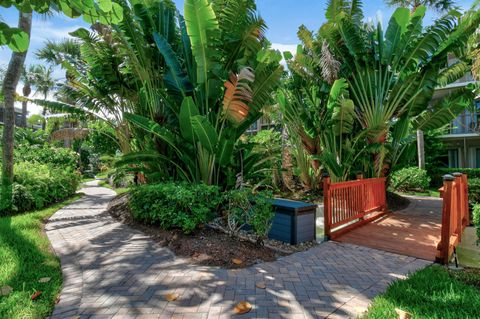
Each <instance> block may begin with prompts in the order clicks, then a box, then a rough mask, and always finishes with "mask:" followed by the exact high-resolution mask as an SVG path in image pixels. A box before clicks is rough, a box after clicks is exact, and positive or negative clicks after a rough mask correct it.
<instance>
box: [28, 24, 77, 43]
mask: <svg viewBox="0 0 480 319" xmlns="http://www.w3.org/2000/svg"><path fill="white" fill-rule="evenodd" d="M81 27H82V26H81V25H70V26H61V27H60V26H58V25H55V24H54V23H52V22H51V21H45V20H37V21H35V22H34V23H33V25H32V36H31V41H32V43H31V44H32V46H33V45H35V44H43V43H44V42H45V41H47V40H61V39H65V38H70V35H69V34H68V33H70V32H72V31H75V30H77V29H78V28H81Z"/></svg>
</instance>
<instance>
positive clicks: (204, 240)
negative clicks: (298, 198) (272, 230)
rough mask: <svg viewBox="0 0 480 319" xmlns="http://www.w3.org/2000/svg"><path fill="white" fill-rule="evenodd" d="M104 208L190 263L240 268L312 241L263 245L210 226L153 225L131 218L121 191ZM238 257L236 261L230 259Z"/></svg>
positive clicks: (272, 259) (125, 198)
mask: <svg viewBox="0 0 480 319" xmlns="http://www.w3.org/2000/svg"><path fill="white" fill-rule="evenodd" d="M108 212H109V213H110V214H111V215H112V217H114V218H115V219H116V220H119V221H121V222H123V223H125V224H127V225H129V226H131V227H133V228H135V229H138V230H141V231H142V232H144V233H146V234H147V235H149V236H151V238H152V239H154V240H155V241H157V242H158V243H160V245H162V246H165V247H168V248H169V249H171V250H172V251H173V252H174V253H175V254H176V255H178V256H182V257H189V258H191V260H192V262H193V263H196V264H201V265H210V266H220V267H223V268H243V267H248V266H251V265H254V264H257V263H260V262H268V261H274V260H276V259H277V258H278V257H281V256H285V255H288V254H291V253H295V252H298V251H302V250H306V249H309V248H311V247H312V246H313V245H315V243H313V242H309V243H304V244H302V245H296V246H292V245H288V244H284V243H280V242H277V241H274V240H268V241H267V242H266V245H265V246H262V245H259V244H256V243H254V242H252V241H251V240H249V239H248V238H247V237H246V238H245V239H239V238H235V237H231V236H229V235H228V234H226V233H225V232H222V231H221V230H217V229H213V228H210V227H203V228H201V229H197V230H195V231H194V232H192V233H191V234H188V235H186V234H183V233H182V231H181V230H164V229H161V228H160V227H158V226H157V225H148V224H145V223H141V222H138V221H136V220H134V219H133V218H132V216H131V212H130V209H129V207H128V195H127V194H122V195H119V196H117V197H116V198H115V199H113V200H112V201H111V202H110V204H109V207H108ZM234 260H235V261H236V262H238V261H242V263H240V264H237V263H235V262H234Z"/></svg>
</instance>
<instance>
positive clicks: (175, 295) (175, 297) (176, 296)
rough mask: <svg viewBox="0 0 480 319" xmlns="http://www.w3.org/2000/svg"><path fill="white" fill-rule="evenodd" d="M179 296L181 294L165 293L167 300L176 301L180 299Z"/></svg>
mask: <svg viewBox="0 0 480 319" xmlns="http://www.w3.org/2000/svg"><path fill="white" fill-rule="evenodd" d="M178 297H180V295H179V294H166V295H165V299H167V301H175V300H177V299H178Z"/></svg>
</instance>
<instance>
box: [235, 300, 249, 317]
mask: <svg viewBox="0 0 480 319" xmlns="http://www.w3.org/2000/svg"><path fill="white" fill-rule="evenodd" d="M250 310H252V305H251V304H250V303H249V302H248V301H240V302H239V303H237V305H236V306H235V308H233V311H235V313H236V314H237V315H243V314H244V313H247V312H249V311H250Z"/></svg>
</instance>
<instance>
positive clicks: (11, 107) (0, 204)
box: [0, 12, 32, 212]
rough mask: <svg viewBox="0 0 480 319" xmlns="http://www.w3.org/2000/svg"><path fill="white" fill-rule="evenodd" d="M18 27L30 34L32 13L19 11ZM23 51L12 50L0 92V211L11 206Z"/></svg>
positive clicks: (25, 53) (23, 58)
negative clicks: (0, 105)
mask: <svg viewBox="0 0 480 319" xmlns="http://www.w3.org/2000/svg"><path fill="white" fill-rule="evenodd" d="M18 27H19V28H20V29H21V30H22V31H24V32H26V33H27V34H28V35H29V36H30V32H31V29H32V13H31V12H30V13H23V12H20V13H19V19H18ZM26 56H27V51H25V52H21V53H18V52H13V53H12V56H11V58H10V62H9V64H8V68H7V72H6V73H5V79H4V81H3V86H2V92H3V96H4V102H5V107H4V119H3V121H4V127H3V145H2V147H3V154H2V162H3V165H2V192H1V196H2V198H1V201H0V211H1V210H4V211H7V212H8V211H9V210H10V209H11V206H12V184H13V143H14V142H13V134H14V130H15V91H16V89H17V84H18V81H19V80H20V75H21V73H22V70H23V65H24V63H25V57H26Z"/></svg>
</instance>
